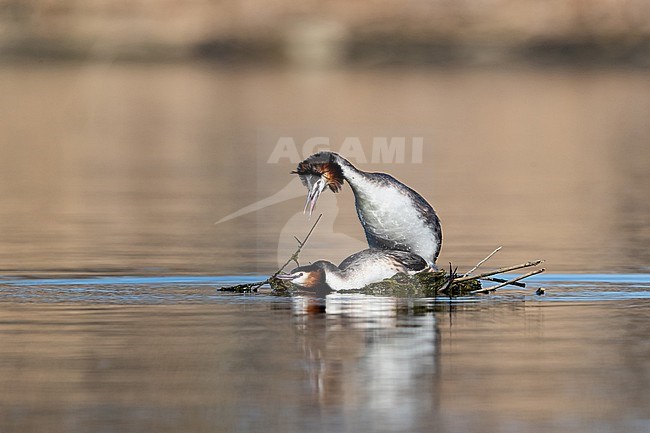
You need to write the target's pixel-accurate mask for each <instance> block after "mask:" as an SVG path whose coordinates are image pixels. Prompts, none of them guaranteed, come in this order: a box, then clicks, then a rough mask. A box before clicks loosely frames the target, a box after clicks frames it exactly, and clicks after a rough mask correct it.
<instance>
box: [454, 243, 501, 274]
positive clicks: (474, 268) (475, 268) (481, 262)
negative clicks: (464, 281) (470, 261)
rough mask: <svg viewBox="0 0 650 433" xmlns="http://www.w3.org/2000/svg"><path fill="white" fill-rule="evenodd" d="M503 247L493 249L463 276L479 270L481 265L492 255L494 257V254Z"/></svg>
mask: <svg viewBox="0 0 650 433" xmlns="http://www.w3.org/2000/svg"><path fill="white" fill-rule="evenodd" d="M501 248H502V247H498V248H497V249H495V250H494V251H492V252H491V253H490V254H488V256H487V257H486V258H484V259H483V260H481V261H480V262H478V263H477V264H476V266H474V267H473V268H472V269H470V270H469V271H467V272H465V274H464V275H463V277H467V276H468V275H471V274H472V272H474V271H475V270H477V269H478V267H479V266H481V265H482V264H483V263H485V262H487V261H488V260H489V259H490V257H492V256H493V255H495V254H496V253H497V252H499V250H500V249H501Z"/></svg>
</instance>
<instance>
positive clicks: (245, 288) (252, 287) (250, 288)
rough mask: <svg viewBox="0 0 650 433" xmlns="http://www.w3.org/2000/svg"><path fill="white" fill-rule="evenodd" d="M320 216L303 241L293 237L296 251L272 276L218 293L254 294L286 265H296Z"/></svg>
mask: <svg viewBox="0 0 650 433" xmlns="http://www.w3.org/2000/svg"><path fill="white" fill-rule="evenodd" d="M322 216H323V214H320V215H318V218H317V219H316V221H315V222H314V225H313V226H311V229H310V230H309V233H307V236H305V239H303V240H302V241H300V239H298V238H296V237H295V236H294V239H296V240H297V241H298V249H297V250H296V251H295V252H294V253H293V254H292V255H291V257H290V258H289V260H287V262H286V263H285V264H284V265H282V267H281V268H280V269H278V270H277V271H275V273H274V274H273V275H271V276H270V277H269V278H267V279H266V280H264V281H258V282H255V283H247V284H238V285H236V286H227V287H220V288H219V291H220V292H238V293H248V292H255V291H257V289H259V288H260V287H262V286H263V285H265V284H270V283H271V280H274V279H275V278H276V277H277V276H278V274H279V273H280V272H282V271H283V270H284V268H286V267H287V265H288V264H289V263H291V262H296V263H297V264H298V255H300V251H302V247H304V246H305V244H306V243H307V240H308V239H309V237H310V236H311V234H312V232H313V231H314V229H315V228H316V224H318V222H319V221H320V219H321V217H322Z"/></svg>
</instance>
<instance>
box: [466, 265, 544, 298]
mask: <svg viewBox="0 0 650 433" xmlns="http://www.w3.org/2000/svg"><path fill="white" fill-rule="evenodd" d="M545 270H546V269H544V268H541V269H535V270H534V271H530V272H528V273H526V274H523V275H520V276H518V277H515V278H513V279H511V280H508V281H504V282H503V283H501V284H497V285H496V286H492V287H486V288H484V289H479V290H473V291H471V292H470V293H471V294H472V295H473V294H476V293H488V292H492V291H494V290H497V289H500V288H501V287H503V286H505V285H508V284H512V283H515V282H517V281H519V280H523V279H524V278H528V277H531V276H533V275H537V274H540V273H542V272H544V271H545Z"/></svg>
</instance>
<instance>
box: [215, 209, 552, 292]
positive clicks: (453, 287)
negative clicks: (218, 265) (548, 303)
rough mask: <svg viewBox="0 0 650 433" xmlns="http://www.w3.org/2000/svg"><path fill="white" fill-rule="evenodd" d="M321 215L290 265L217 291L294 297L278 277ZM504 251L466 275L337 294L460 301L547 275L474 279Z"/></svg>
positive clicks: (404, 278) (424, 275)
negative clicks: (263, 291) (265, 290)
mask: <svg viewBox="0 0 650 433" xmlns="http://www.w3.org/2000/svg"><path fill="white" fill-rule="evenodd" d="M321 216H322V215H320V216H319V217H318V219H317V220H316V222H315V223H314V225H313V226H312V228H311V230H310V231H309V233H308V234H307V236H306V237H305V239H304V240H302V241H300V240H299V239H297V238H296V240H297V241H298V249H297V250H296V252H294V253H293V255H292V256H291V257H290V258H289V260H287V262H286V263H285V264H284V265H283V266H282V267H281V268H280V269H278V270H277V272H275V273H274V274H273V275H271V276H270V277H269V278H267V279H266V280H264V281H259V282H256V283H248V284H238V285H236V286H228V287H221V288H219V289H218V290H219V291H222V292H234V293H254V292H257V291H259V289H260V288H261V287H263V286H267V285H268V286H270V287H271V294H273V295H276V296H291V295H292V294H293V293H295V292H297V291H300V287H298V286H296V285H294V284H292V283H290V282H287V281H285V280H281V279H279V278H277V276H278V275H279V274H280V273H281V272H282V271H283V270H284V268H286V267H287V266H288V265H289V264H290V263H291V262H295V263H296V264H298V256H299V255H300V251H302V247H304V246H305V244H306V243H307V240H308V239H309V236H310V235H311V233H312V232H313V231H314V228H315V227H316V224H318V221H319V220H320V218H321ZM500 249H501V247H499V248H497V249H495V250H494V251H492V253H490V254H489V255H488V256H487V257H486V258H484V259H483V260H481V261H480V262H478V264H477V265H476V266H474V267H473V268H472V269H470V270H469V271H468V272H466V273H464V274H459V273H458V272H457V269H453V268H452V266H451V263H450V264H449V271H448V272H447V271H444V270H439V271H435V272H431V271H423V272H420V273H417V274H415V275H406V274H402V273H400V274H397V275H395V276H393V277H391V278H388V279H385V280H383V281H380V282H377V283H372V284H368V285H367V286H365V287H363V288H361V289H359V290H345V291H339V292H338V293H361V294H365V295H374V296H391V297H398V298H434V297H436V296H447V297H457V296H468V295H476V294H480V293H489V292H493V291H495V290H498V289H500V288H502V287H505V286H508V285H511V286H517V287H521V288H524V287H526V285H525V284H524V283H522V282H521V280H523V279H524V278H528V277H530V276H532V275H536V274H539V273H541V272H544V268H538V269H535V270H532V271H530V272H528V273H525V274H523V275H519V276H517V277H514V278H511V279H505V278H500V277H498V275H499V274H503V273H505V272H510V271H514V270H517V269H524V268H531V267H536V266H538V265H539V264H541V263H542V260H534V261H530V262H526V263H522V264H519V265H514V266H507V267H504V268H499V269H496V270H494V271H489V272H484V273H481V274H477V275H472V273H473V272H474V271H476V270H477V269H478V267H479V266H481V265H482V264H483V263H485V262H486V261H487V260H488V259H489V258H490V257H492V256H493V255H494V254H496V253H497V252H498V251H499V250H500ZM481 281H491V282H494V283H496V284H494V285H491V286H487V287H483V285H482V283H481Z"/></svg>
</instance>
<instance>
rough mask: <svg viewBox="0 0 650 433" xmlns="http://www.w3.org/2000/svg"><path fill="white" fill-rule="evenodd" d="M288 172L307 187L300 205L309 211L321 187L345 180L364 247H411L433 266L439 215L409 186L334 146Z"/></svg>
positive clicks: (334, 186)
mask: <svg viewBox="0 0 650 433" xmlns="http://www.w3.org/2000/svg"><path fill="white" fill-rule="evenodd" d="M292 173H293V174H298V175H299V176H300V179H301V180H302V183H303V185H305V186H306V187H307V189H308V190H309V193H308V195H307V202H306V203H305V211H307V209H309V213H310V214H311V212H312V211H313V210H314V206H315V205H316V201H317V200H318V197H319V196H320V194H321V193H322V192H323V191H324V190H325V188H327V187H329V188H330V189H331V190H332V191H333V192H339V191H340V189H341V186H342V185H343V181H344V180H346V181H347V182H348V183H349V184H350V187H351V188H352V192H353V193H354V201H355V206H356V208H357V215H358V216H359V221H361V225H362V226H363V230H364V231H365V232H366V239H367V240H368V246H369V247H370V248H379V249H383V250H400V251H407V252H411V253H414V254H417V255H419V256H420V257H422V258H424V259H425V260H426V261H427V263H428V264H429V266H430V267H432V268H435V263H436V259H437V258H438V254H439V253H440V247H441V245H442V229H441V228H440V220H439V219H438V216H437V215H436V212H435V211H434V210H433V208H432V207H431V205H430V204H429V203H428V202H427V201H426V200H425V199H424V198H422V196H421V195H420V194H418V193H417V192H416V191H414V190H413V189H411V188H409V187H408V186H406V185H404V184H403V183H402V182H400V181H398V180H397V179H395V178H394V177H393V176H390V175H388V174H385V173H368V172H365V171H361V170H359V169H357V168H356V167H355V166H354V165H352V164H351V163H350V162H349V161H348V160H346V159H345V158H343V157H342V156H340V155H339V154H337V153H334V152H319V153H316V154H314V155H311V156H310V157H309V158H307V159H306V160H304V161H303V162H301V163H300V164H298V168H297V169H296V170H295V171H293V172H292Z"/></svg>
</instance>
